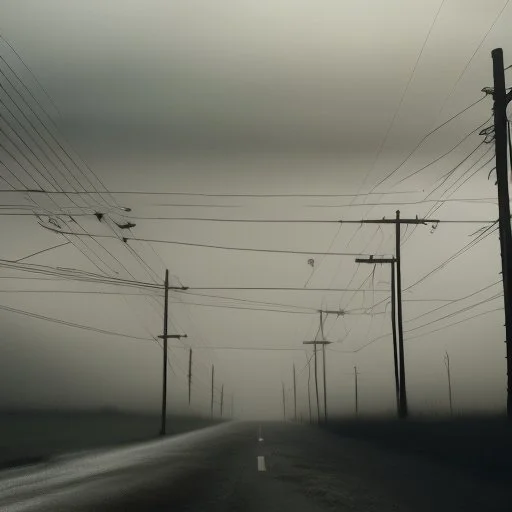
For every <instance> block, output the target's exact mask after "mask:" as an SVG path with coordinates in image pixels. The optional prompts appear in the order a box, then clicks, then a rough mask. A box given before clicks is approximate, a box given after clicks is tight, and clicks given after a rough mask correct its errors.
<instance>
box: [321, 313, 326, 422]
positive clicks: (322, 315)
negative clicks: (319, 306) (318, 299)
mask: <svg viewBox="0 0 512 512" xmlns="http://www.w3.org/2000/svg"><path fill="white" fill-rule="evenodd" d="M320 332H321V333H322V341H325V336H324V314H323V311H320ZM322 361H323V372H322V374H323V377H324V422H325V423H327V374H326V369H325V343H324V344H322Z"/></svg>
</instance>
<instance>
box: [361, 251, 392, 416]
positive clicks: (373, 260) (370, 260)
mask: <svg viewBox="0 0 512 512" xmlns="http://www.w3.org/2000/svg"><path fill="white" fill-rule="evenodd" d="M356 263H371V264H373V265H376V264H377V263H380V264H383V263H389V264H390V265H391V329H392V332H393V364H394V369H395V395H396V410H397V414H398V415H400V380H399V376H398V353H397V342H396V283H395V263H396V259H395V258H374V257H373V256H370V257H369V258H356Z"/></svg>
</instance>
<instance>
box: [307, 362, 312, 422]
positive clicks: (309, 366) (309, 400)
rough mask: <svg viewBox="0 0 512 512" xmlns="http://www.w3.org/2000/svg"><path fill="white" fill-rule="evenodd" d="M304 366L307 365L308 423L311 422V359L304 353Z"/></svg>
mask: <svg viewBox="0 0 512 512" xmlns="http://www.w3.org/2000/svg"><path fill="white" fill-rule="evenodd" d="M306 364H307V365H308V406H309V423H310V424H311V423H312V422H313V420H312V418H311V358H309V359H308V355H307V353H306Z"/></svg>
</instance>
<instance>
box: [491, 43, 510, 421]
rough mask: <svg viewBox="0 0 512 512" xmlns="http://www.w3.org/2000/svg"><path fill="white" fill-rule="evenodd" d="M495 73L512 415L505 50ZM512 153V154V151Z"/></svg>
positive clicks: (496, 55) (495, 56) (496, 58)
mask: <svg viewBox="0 0 512 512" xmlns="http://www.w3.org/2000/svg"><path fill="white" fill-rule="evenodd" d="M492 62H493V77H494V89H493V98H494V109H493V110H494V140H495V147H496V182H497V185H498V210H499V233H500V248H501V270H502V277H503V292H504V293H503V299H504V302H505V337H506V340H505V343H506V354H507V415H508V417H509V418H512V302H511V295H510V294H511V293H512V268H511V265H512V260H511V258H512V233H511V230H510V202H509V192H508V172H507V105H508V103H509V102H510V101H511V99H512V94H511V92H512V91H509V92H508V93H507V91H506V87H505V70H504V66H503V50H502V49H501V48H496V49H494V50H493V51H492ZM511 156H512V155H511Z"/></svg>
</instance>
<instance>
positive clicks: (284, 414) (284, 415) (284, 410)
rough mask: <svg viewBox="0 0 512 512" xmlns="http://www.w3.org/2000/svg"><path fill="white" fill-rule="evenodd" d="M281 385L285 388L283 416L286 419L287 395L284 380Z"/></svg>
mask: <svg viewBox="0 0 512 512" xmlns="http://www.w3.org/2000/svg"><path fill="white" fill-rule="evenodd" d="M281 387H282V389H283V418H284V421H286V396H285V394H284V382H281Z"/></svg>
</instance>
